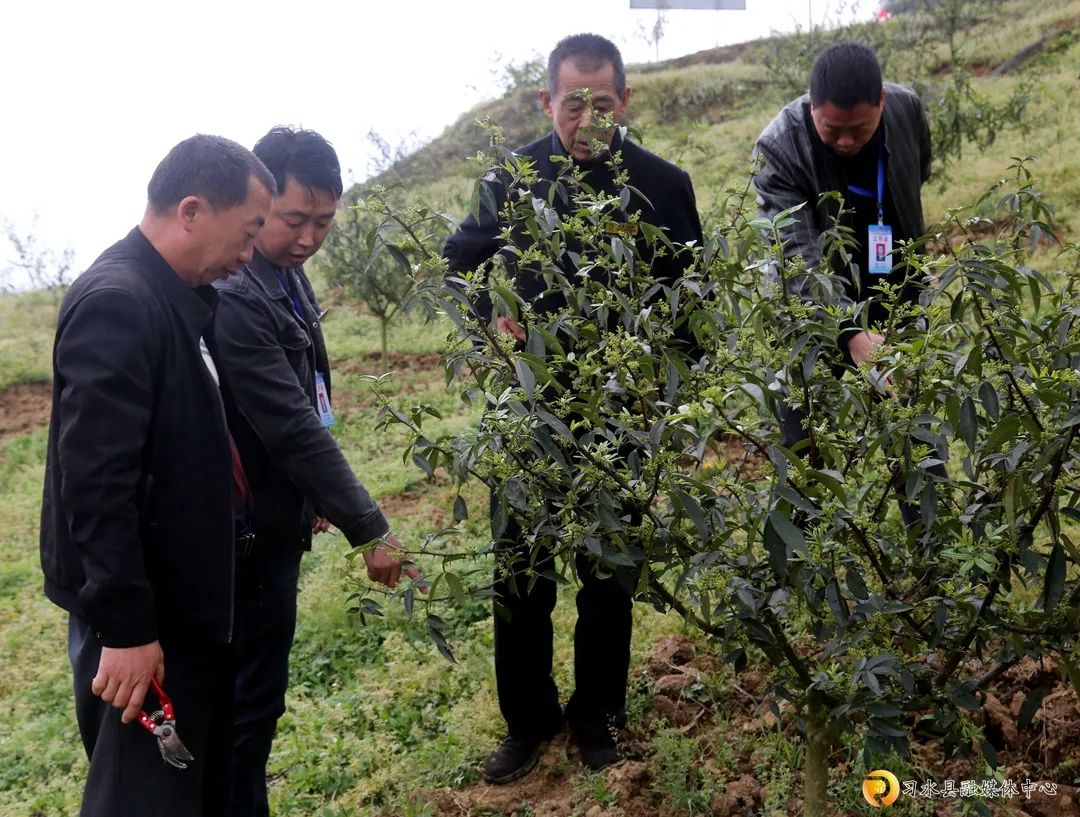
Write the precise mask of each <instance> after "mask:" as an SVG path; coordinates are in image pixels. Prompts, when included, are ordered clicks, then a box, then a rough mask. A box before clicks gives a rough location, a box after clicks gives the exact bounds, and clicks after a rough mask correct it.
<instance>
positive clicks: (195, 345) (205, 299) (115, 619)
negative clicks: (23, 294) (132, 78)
mask: <svg viewBox="0 0 1080 817" xmlns="http://www.w3.org/2000/svg"><path fill="white" fill-rule="evenodd" d="M273 186H274V179H273V177H271V175H270V173H269V172H268V171H267V169H266V168H265V167H264V166H263V165H262V163H261V162H259V160H258V159H256V158H255V156H253V155H252V153H251V152H250V151H249V150H247V149H245V148H243V147H241V146H240V145H238V144H236V143H235V142H231V141H229V140H228V139H222V138H220V137H216V136H205V135H198V136H193V137H191V138H190V139H186V140H184V141H183V142H181V143H180V144H178V145H176V147H174V148H173V149H172V150H171V151H170V152H169V154H168V155H167V156H166V157H165V158H164V159H163V160H162V161H161V163H160V164H159V165H158V167H157V169H156V170H155V171H154V174H153V176H152V178H151V179H150V184H149V185H148V188H147V193H148V196H147V198H148V204H147V208H146V212H145V214H144V216H143V219H142V221H141V222H140V224H139V225H138V226H137V227H136V228H134V229H133V230H132V231H131V232H130V233H128V235H127V236H126V237H125V238H123V239H121V240H120V241H118V242H117V243H116V244H114V245H113V246H112V247H110V248H109V249H107V250H106V251H105V252H104V253H102V255H101V256H100V257H99V258H98V259H97V260H96V261H95V262H94V263H93V264H92V265H91V266H90V268H89V269H88V270H87V271H86V272H84V273H83V274H82V275H80V276H79V278H78V280H76V281H75V283H74V284H72V286H71V289H70V290H68V292H67V294H66V295H65V296H64V302H63V304H62V306H61V307H60V315H59V318H58V321H57V329H56V342H55V346H54V348H53V404H52V417H51V419H50V422H49V445H48V454H47V465H46V469H45V490H44V497H43V503H42V509H41V564H42V569H43V571H44V574H45V593H46V595H48V597H49V598H50V599H51V600H52V601H54V602H55V603H56V604H58V605H59V606H60V607H62V608H64V609H65V610H67V611H68V612H69V613H70V618H69V625H68V655H69V657H70V659H71V663H72V669H73V671H74V677H75V714H76V717H77V718H78V723H79V733H80V735H81V737H82V741H83V745H84V747H85V749H86V753H87V756H88V757H89V760H90V767H89V770H88V771H87V777H86V788H85V790H84V794H83V803H82V808H81V811H80V814H81V815H82V817H145V816H146V815H155V817H223V816H224V815H226V814H229V813H230V812H229V811H228V810H227V808H226V795H227V792H228V773H227V769H228V762H229V761H228V743H229V702H230V700H231V698H232V694H231V693H232V686H233V676H232V670H233V661H232V645H231V644H230V642H231V641H232V640H233V638H234V636H235V633H234V627H233V615H234V603H233V586H234V573H235V567H234V558H233V538H234V537H233V513H234V511H233V508H234V501H235V500H236V499H237V498H238V497H239V496H240V495H241V494H242V492H243V483H244V480H243V473H242V472H241V471H240V470H239V469H238V468H237V467H236V463H237V461H236V460H235V459H234V458H233V457H232V456H231V448H232V446H231V443H230V439H229V431H228V428H227V426H226V422H225V410H224V406H223V404H222V394H221V392H220V391H219V387H218V384H217V383H216V377H215V372H216V371H217V366H216V365H215V362H214V356H215V350H214V343H213V318H214V310H215V306H216V302H217V296H216V295H215V293H214V289H213V287H211V286H210V284H211V283H212V282H213V281H215V280H219V279H221V278H223V277H225V276H227V275H229V274H231V273H235V272H236V271H238V270H239V269H240V267H241V266H242V265H243V264H245V263H247V262H248V261H250V260H251V254H252V250H253V239H254V237H255V235H256V234H257V233H258V232H259V229H260V228H261V227H262V225H263V223H264V221H265V219H266V216H267V212H268V209H269V207H270V198H271V195H272V193H271V189H272V187H273ZM155 683H157V684H160V685H161V687H163V688H164V690H167V695H168V698H170V699H171V700H172V702H173V703H174V704H175V710H174V712H172V713H171V712H170V709H171V707H170V706H169V705H168V701H167V700H166V699H165V698H164V697H163V693H162V692H161V691H160V690H161V687H159V688H157V689H155V690H154V691H153V692H150V693H149V694H147V689H148V687H151V686H153V685H154V684H155ZM144 697H145V701H144ZM159 707H160V709H161V710H162V713H161V716H160V717H158V718H155V716H147V715H146V713H147V712H153V711H154V710H155V709H156V708H159ZM120 710H123V712H122V713H121V711H120ZM173 714H175V724H171V723H169V722H171V721H172V720H173ZM144 716H145V717H144ZM136 720H138V721H139V722H138V723H133V721H136ZM149 722H152V723H156V724H157V725H158V726H157V727H155V733H154V735H151V734H148V732H147V729H149V728H151V727H150V726H149V725H148V723H149ZM144 726H145V727H147V728H146V729H144V728H143V727H144ZM158 727H160V728H158ZM173 727H175V729H173ZM155 737H157V740H155ZM176 737H179V742H178V741H177V740H176V739H175V738H176ZM65 739H66V738H65ZM181 744H182V745H181ZM159 747H160V751H159Z"/></svg>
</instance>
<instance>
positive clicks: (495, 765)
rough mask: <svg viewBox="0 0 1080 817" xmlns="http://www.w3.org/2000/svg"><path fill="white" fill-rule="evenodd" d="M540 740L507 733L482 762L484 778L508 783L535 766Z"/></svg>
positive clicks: (497, 782)
mask: <svg viewBox="0 0 1080 817" xmlns="http://www.w3.org/2000/svg"><path fill="white" fill-rule="evenodd" d="M542 743H543V741H542V740H539V739H537V738H519V737H515V736H514V735H507V736H506V737H505V738H503V739H502V740H501V741H500V742H499V745H498V746H497V747H496V748H495V751H494V752H492V753H491V755H490V756H489V757H488V759H487V761H486V762H485V763H484V769H483V772H482V773H483V775H484V780H486V781H487V782H488V783H495V784H500V783H510V782H511V781H513V780H517V779H519V778H521V777H524V776H525V775H527V774H528V773H529V772H531V771H532V770H533V769H535V768H536V763H537V761H538V760H539V758H540V745H541V744H542Z"/></svg>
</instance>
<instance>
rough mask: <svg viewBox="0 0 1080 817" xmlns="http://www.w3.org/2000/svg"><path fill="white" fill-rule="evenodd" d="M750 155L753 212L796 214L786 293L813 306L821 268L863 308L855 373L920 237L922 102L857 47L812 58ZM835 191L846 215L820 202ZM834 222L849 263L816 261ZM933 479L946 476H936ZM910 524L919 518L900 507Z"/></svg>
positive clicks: (787, 435) (787, 247)
mask: <svg viewBox="0 0 1080 817" xmlns="http://www.w3.org/2000/svg"><path fill="white" fill-rule="evenodd" d="M754 151H755V154H756V155H757V156H758V157H760V159H761V160H762V161H763V162H764V164H763V166H762V167H761V169H760V170H759V171H758V173H757V175H756V177H755V180H754V185H755V187H756V188H757V193H758V211H759V213H760V214H761V215H763V216H765V217H767V218H773V217H775V216H776V215H777V213H779V212H781V211H783V210H786V209H788V208H791V207H795V206H797V205H799V204H803V203H805V206H804V207H803V208H802V209H800V210H798V211H797V212H795V213H794V214H793V215H792V218H793V223H792V225H791V226H790V227H787V228H785V229H784V231H783V238H784V255H785V257H786V258H789V259H791V258H795V257H798V256H801V257H802V259H803V261H804V263H805V268H806V270H807V273H806V274H802V275H793V276H791V277H789V279H788V287H789V290H790V291H791V293H792V294H793V295H795V296H797V297H799V298H800V299H802V300H804V301H809V302H814V301H815V300H816V299H817V297H818V296H816V295H815V286H816V284H815V279H814V278H813V276H812V275H811V273H812V272H814V271H815V270H816V269H818V268H820V267H821V266H822V265H823V264H824V265H827V267H828V271H830V272H831V273H833V274H834V275H836V276H838V278H839V279H840V280H841V281H842V283H843V289H842V291H840V292H838V293H837V295H836V302H837V303H838V304H839V305H840V306H841V307H844V308H852V307H854V306H855V304H856V302H857V301H859V300H865V301H868V303H867V309H866V317H867V321H868V322H867V328H862V327H861V325H859V324H856V323H855V322H854V321H852V322H850V323H849V325H848V327H847V329H846V331H845V332H844V333H843V335H842V338H841V347H842V350H843V352H844V353H845V358H846V359H847V360H849V361H850V362H851V363H853V364H855V365H856V366H858V365H861V364H863V363H866V362H867V361H868V360H870V359H871V357H872V356H873V354H874V352H875V351H876V350H877V348H878V347H879V346H880V345H881V344H882V343H884V342H885V338H884V337H883V336H882V335H881V334H880V332H879V331H878V328H880V327H881V325H882V324H883V323H884V322H885V320H886V318H887V314H888V313H887V311H886V308H885V306H884V305H883V304H882V303H881V302H880V301H879V300H878V299H877V298H876V297H875V293H874V292H873V291H872V287H874V286H877V285H879V284H881V283H882V282H887V283H890V284H904V283H905V281H906V279H907V277H908V276H909V270H908V269H907V267H906V265H905V264H902V263H895V264H894V262H893V259H892V252H893V248H894V247H895V246H896V245H897V244H899V242H901V241H914V240H916V239H918V238H919V237H921V236H922V235H923V232H924V225H923V211H922V200H921V198H920V196H921V192H922V185H923V183H924V182H925V181H926V180H927V179H928V178H929V177H930V160H931V156H930V130H929V127H928V126H927V123H926V114H925V112H924V111H923V106H922V102H921V101H920V100H919V97H918V96H917V95H916V94H915V92H914V91H912V90H911V89H910V88H906V87H904V86H902V85H894V84H892V83H883V82H882V77H881V66H880V65H879V64H878V61H877V58H876V57H875V56H874V52H873V51H871V50H870V49H869V48H867V47H866V46H864V45H861V44H859V43H854V42H844V43H838V44H836V45H833V46H830V47H829V48H827V49H825V50H824V51H823V52H822V53H821V54H820V55H819V56H818V58H817V60H816V61H815V63H814V67H813V70H812V73H811V77H810V91H809V93H808V94H804V95H803V96H801V97H800V98H798V99H796V100H795V101H793V102H791V103H789V104H788V105H787V106H786V107H785V108H784V109H783V110H782V111H780V113H779V114H777V116H776V117H775V118H774V119H773V120H772V122H770V123H769V125H768V126H767V127H766V128H765V130H764V131H762V133H761V136H759V137H758V140H757V144H756V146H755V148H754ZM830 191H838V192H839V193H840V194H841V195H842V196H843V198H844V211H843V212H841V210H840V205H839V203H838V202H837V201H835V200H834V199H827V200H825V201H820V197H821V195H822V194H823V193H827V192H830ZM838 219H839V223H840V224H841V225H843V226H846V227H849V228H850V229H851V231H852V232H851V235H852V237H853V239H854V248H853V249H851V251H850V262H849V261H848V260H847V259H845V258H844V257H843V256H842V254H841V253H839V252H836V251H833V252H832V254H831V255H830V257H829V258H827V259H826V258H823V257H822V242H821V236H822V234H823V233H825V231H826V230H829V229H830V228H831V227H832V226H833V224H834V223H836V222H837V220H838ZM901 297H902V298H903V299H904V300H907V301H913V300H916V299H917V297H918V287H917V286H912V285H908V286H905V287H904V288H903V290H902V295H901ZM805 418H806V415H805V412H804V411H803V410H802V409H792V408H787V407H784V408H783V409H782V414H781V426H782V428H781V431H782V434H783V438H784V444H785V445H786V446H788V447H795V446H797V445H799V444H800V443H802V442H803V441H804V440H806V439H807V437H808V432H807V430H806V428H805V427H804V421H805ZM934 473H937V474H938V475H940V476H944V470H943V468H941V467H940V466H939V467H938V468H937V469H935V471H934ZM901 510H902V511H903V514H904V518H905V520H906V521H907V522H908V523H909V524H912V523H914V522H915V520H916V519H917V518H918V511H917V509H915V508H913V507H910V506H907V505H906V503H905V504H902V505H901Z"/></svg>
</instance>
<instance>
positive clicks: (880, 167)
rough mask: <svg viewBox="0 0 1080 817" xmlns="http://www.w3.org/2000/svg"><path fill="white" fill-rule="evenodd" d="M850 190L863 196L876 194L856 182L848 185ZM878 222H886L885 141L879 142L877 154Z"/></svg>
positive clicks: (868, 196) (870, 196)
mask: <svg viewBox="0 0 1080 817" xmlns="http://www.w3.org/2000/svg"><path fill="white" fill-rule="evenodd" d="M848 190H850V191H851V192H852V193H854V194H855V195H856V196H862V197H863V198H867V199H869V198H873V196H874V194H873V193H872V192H870V191H869V190H867V189H866V188H865V187H858V186H856V185H854V184H849V185H848ZM877 223H878V224H879V225H881V224H884V223H885V141H884V140H881V141H879V142H878V156H877Z"/></svg>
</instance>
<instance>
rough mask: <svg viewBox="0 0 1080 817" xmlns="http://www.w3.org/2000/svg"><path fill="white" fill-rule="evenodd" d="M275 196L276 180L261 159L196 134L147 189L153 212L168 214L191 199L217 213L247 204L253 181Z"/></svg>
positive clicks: (227, 141) (162, 164)
mask: <svg viewBox="0 0 1080 817" xmlns="http://www.w3.org/2000/svg"><path fill="white" fill-rule="evenodd" d="M252 178H254V179H255V181H257V182H258V183H259V184H261V185H263V187H265V188H266V192H268V193H273V192H274V177H273V176H271V175H270V171H269V170H267V169H266V166H265V165H264V164H263V163H262V162H260V161H259V159H258V157H257V156H256V155H255V154H254V153H252V152H251V151H250V150H248V149H247V148H246V147H244V146H243V145H240V144H237V143H236V142H234V141H232V140H231V139H226V138H225V137H223V136H207V135H206V134H202V133H197V134H195V135H194V136H189V137H188V138H187V139H185V140H184V141H183V142H181V143H180V144H178V145H176V146H175V147H173V149H172V150H170V151H169V152H168V153H167V154H166V156H165V158H164V159H162V160H161V162H160V163H159V164H158V166H157V169H156V170H154V175H153V176H151V177H150V184H148V185H147V186H146V194H147V199H148V201H149V204H150V209H151V210H153V211H154V212H155V213H158V214H161V213H165V212H168V211H169V210H170V209H171V208H173V207H175V206H176V205H177V204H179V203H180V202H181V201H183V200H184V199H185V198H187V197H188V196H199V197H201V198H204V199H206V200H207V202H209V203H210V206H211V207H213V208H214V209H215V210H228V209H229V208H230V207H235V206H237V205H238V204H242V203H243V202H244V201H246V200H247V197H248V192H249V190H250V187H251V180H252Z"/></svg>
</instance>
